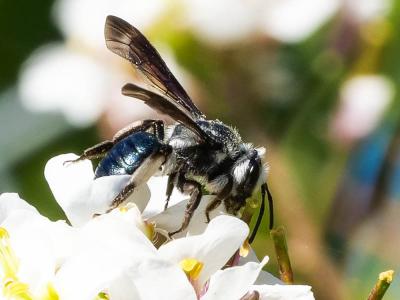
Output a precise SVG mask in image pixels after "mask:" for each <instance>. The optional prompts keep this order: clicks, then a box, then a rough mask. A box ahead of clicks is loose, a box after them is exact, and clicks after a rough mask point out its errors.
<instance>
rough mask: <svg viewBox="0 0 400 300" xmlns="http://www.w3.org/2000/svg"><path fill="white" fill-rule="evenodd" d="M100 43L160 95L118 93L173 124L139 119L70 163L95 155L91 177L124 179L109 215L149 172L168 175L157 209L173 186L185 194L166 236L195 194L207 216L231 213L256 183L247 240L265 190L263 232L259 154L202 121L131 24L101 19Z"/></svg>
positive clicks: (128, 89) (225, 129)
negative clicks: (204, 200) (209, 197)
mask: <svg viewBox="0 0 400 300" xmlns="http://www.w3.org/2000/svg"><path fill="white" fill-rule="evenodd" d="M104 34H105V39H106V45H107V48H108V49H109V50H111V51H112V52H114V53H116V54H118V55H119V56H121V57H123V58H125V59H127V60H128V61H130V62H131V63H132V64H133V66H134V67H135V68H136V69H137V70H139V71H140V72H141V73H143V74H144V75H145V76H146V77H147V79H149V80H150V82H151V83H152V84H153V85H154V87H156V88H158V90H159V91H160V92H161V93H162V95H161V94H157V93H154V92H151V91H148V90H145V89H143V88H141V87H139V86H136V85H134V84H131V83H128V84H126V85H125V86H124V87H123V88H122V94H123V95H126V96H130V97H134V98H136V99H139V100H141V101H143V102H144V103H145V104H147V105H148V106H150V107H151V108H153V109H155V110H156V111H158V112H159V113H162V114H166V115H168V116H170V117H171V118H172V119H174V120H175V121H176V122H177V124H176V125H172V126H169V127H168V128H165V125H164V122H163V121H161V120H144V121H141V122H139V123H134V124H132V125H130V126H128V127H127V128H124V129H122V130H121V131H120V132H118V133H117V134H116V135H115V136H114V138H113V140H111V141H104V142H102V143H100V144H98V145H95V146H93V147H91V148H89V149H87V150H85V151H84V153H83V154H82V155H81V156H80V157H79V158H78V159H77V160H82V159H95V158H103V159H102V160H101V161H100V163H99V164H98V166H97V168H96V171H95V177H96V178H99V177H102V176H110V175H121V174H129V175H132V176H131V179H130V181H129V183H128V184H127V185H126V186H125V187H124V188H123V189H122V191H121V192H120V193H119V194H118V195H117V196H116V197H115V199H114V200H113V202H112V205H111V207H110V210H111V209H113V208H115V207H117V206H118V205H120V204H121V203H122V202H123V201H124V200H126V198H127V197H128V196H129V195H130V194H131V193H132V192H133V190H134V189H135V187H136V186H138V185H140V184H142V183H143V182H146V181H147V180H148V179H149V178H150V177H151V176H152V175H154V174H156V173H161V174H162V175H168V176H169V177H168V185H167V191H166V203H165V208H167V206H168V201H169V198H170V196H171V194H172V190H173V188H174V187H176V188H178V189H179V190H180V191H181V192H183V193H186V194H190V200H189V202H188V204H187V207H186V211H185V216H184V219H183V222H182V225H181V227H180V228H179V229H177V230H176V231H175V232H172V233H170V235H173V234H175V233H178V232H180V231H182V230H184V229H186V227H187V226H188V224H189V222H190V219H191V217H192V215H193V212H194V211H195V210H196V208H197V207H198V205H199V202H200V200H201V197H202V188H204V189H205V190H206V191H207V192H208V193H210V194H213V195H215V199H214V200H213V201H212V202H210V203H209V204H208V206H207V208H206V217H207V220H208V221H209V220H210V217H209V213H210V211H212V210H213V209H215V208H216V207H218V206H219V205H220V204H221V203H223V204H224V205H225V207H226V209H227V211H228V212H229V213H231V214H237V212H238V211H239V210H240V208H242V207H244V206H245V204H246V199H247V198H248V197H250V196H251V195H252V193H253V192H254V190H255V189H256V187H257V186H261V193H262V202H261V208H260V213H259V216H258V219H257V223H256V226H255V229H254V231H253V233H252V235H251V237H250V239H249V240H250V242H251V241H252V240H253V239H254V237H255V233H256V232H257V229H258V227H259V225H260V222H261V218H262V215H263V213H264V207H265V204H264V202H265V193H266V192H267V193H268V200H269V205H270V228H272V225H273V213H272V197H271V195H270V193H269V191H268V187H267V184H266V182H265V179H266V168H265V167H264V166H263V164H262V162H261V156H262V155H263V152H264V151H263V150H262V149H257V148H254V147H253V146H252V145H251V144H248V143H244V142H243V141H242V139H241V137H240V135H239V134H238V132H237V131H236V130H235V129H233V128H232V127H229V126H227V125H225V124H224V123H222V122H220V121H218V120H207V119H206V117H205V116H204V114H203V113H202V112H201V111H200V110H199V109H198V108H197V107H196V106H195V105H194V103H193V102H192V101H191V99H190V97H189V96H188V94H187V93H186V92H185V90H184V89H183V88H182V86H181V85H180V84H179V82H178V81H177V80H176V78H175V77H174V75H173V74H172V73H171V72H170V70H169V69H168V67H167V66H166V64H165V62H164V61H163V60H162V58H161V57H160V55H159V53H158V52H157V50H156V49H154V47H153V46H152V45H151V44H150V42H149V41H148V40H147V39H146V37H144V36H143V35H142V34H141V33H140V32H139V31H138V30H137V29H136V28H135V27H133V26H131V25H130V24H128V23H127V22H125V21H124V20H122V19H120V18H117V17H114V16H108V17H107V20H106V24H105V30H104Z"/></svg>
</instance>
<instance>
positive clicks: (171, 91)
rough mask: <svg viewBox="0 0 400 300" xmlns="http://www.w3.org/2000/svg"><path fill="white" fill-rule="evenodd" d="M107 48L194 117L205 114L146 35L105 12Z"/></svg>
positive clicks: (201, 116) (200, 116) (202, 116)
mask: <svg viewBox="0 0 400 300" xmlns="http://www.w3.org/2000/svg"><path fill="white" fill-rule="evenodd" d="M104 35H105V39H106V45H107V48H108V49H110V50H111V51H112V52H114V53H115V54H117V55H119V56H121V57H123V58H125V59H127V60H128V61H130V62H131V63H132V64H133V65H134V66H135V67H136V68H137V69H139V70H140V71H141V72H142V73H143V74H144V75H145V76H146V77H147V78H148V79H149V80H150V82H151V83H152V84H153V85H154V86H155V87H156V88H158V89H159V90H161V91H162V92H163V93H164V94H165V95H166V96H167V97H168V98H170V99H171V100H173V101H174V102H175V103H176V105H179V106H181V107H182V108H184V109H185V110H187V111H188V112H189V113H190V114H191V115H192V116H193V117H194V118H196V119H198V118H204V115H203V114H202V113H201V111H200V110H199V109H198V108H197V107H196V106H195V105H194V103H193V102H192V100H191V99H190V97H189V96H188V94H187V93H186V91H185V90H184V89H183V87H182V86H181V85H180V83H179V82H178V80H176V78H175V77H174V75H173V74H172V73H171V71H170V70H169V69H168V67H167V65H166V64H165V62H164V61H163V60H162V58H161V56H160V54H159V53H158V52H157V50H156V49H155V48H154V47H153V46H152V45H151V44H150V42H149V41H148V40H147V39H146V37H145V36H144V35H143V34H141V33H140V31H139V30H137V29H136V28H135V27H133V26H132V25H130V24H129V23H127V22H126V21H124V20H122V19H120V18H118V17H115V16H108V17H107V20H106V25H105V28H104Z"/></svg>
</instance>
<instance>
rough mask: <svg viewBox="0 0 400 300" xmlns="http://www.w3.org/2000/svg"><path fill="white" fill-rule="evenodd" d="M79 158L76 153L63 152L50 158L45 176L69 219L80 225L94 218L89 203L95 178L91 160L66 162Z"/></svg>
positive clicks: (72, 222)
mask: <svg viewBox="0 0 400 300" xmlns="http://www.w3.org/2000/svg"><path fill="white" fill-rule="evenodd" d="M76 158H78V156H77V155H75V154H62V155H58V156H56V157H53V158H52V159H50V160H49V161H48V162H47V164H46V167H45V170H44V176H45V177H46V180H47V183H48V184H49V186H50V189H51V191H52V192H53V195H54V198H55V199H56V201H57V203H58V204H59V205H60V206H61V208H62V209H63V210H64V212H65V214H66V216H67V217H68V220H69V221H70V222H71V224H72V225H74V226H79V225H82V224H84V223H85V222H87V221H88V220H89V219H91V218H92V216H93V214H94V210H93V208H92V207H90V206H89V205H88V199H89V198H90V194H91V188H92V183H93V178H94V173H93V167H92V164H91V162H90V161H87V160H85V161H80V162H77V163H73V164H64V162H65V161H68V160H74V159H76Z"/></svg>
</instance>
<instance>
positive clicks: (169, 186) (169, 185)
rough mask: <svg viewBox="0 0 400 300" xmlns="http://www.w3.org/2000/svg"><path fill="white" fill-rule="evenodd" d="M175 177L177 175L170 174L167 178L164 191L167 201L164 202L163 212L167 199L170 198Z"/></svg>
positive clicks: (167, 200) (166, 206)
mask: <svg viewBox="0 0 400 300" xmlns="http://www.w3.org/2000/svg"><path fill="white" fill-rule="evenodd" d="M176 175H177V173H172V174H171V175H169V176H168V183H167V191H166V196H167V199H166V200H165V205H164V210H166V209H167V208H168V202H169V199H170V198H171V195H172V191H173V190H174V181H175V178H176Z"/></svg>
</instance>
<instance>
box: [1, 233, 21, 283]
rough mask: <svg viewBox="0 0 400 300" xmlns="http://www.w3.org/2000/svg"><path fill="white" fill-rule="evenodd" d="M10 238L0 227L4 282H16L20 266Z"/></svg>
mask: <svg viewBox="0 0 400 300" xmlns="http://www.w3.org/2000/svg"><path fill="white" fill-rule="evenodd" d="M9 238H10V236H9V234H8V232H7V230H6V229H5V228H3V227H0V266H1V268H2V271H3V280H8V279H13V280H16V279H17V278H16V273H17V271H18V266H19V264H18V259H17V257H16V256H15V254H14V251H13V250H12V249H11V245H10V240H9Z"/></svg>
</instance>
